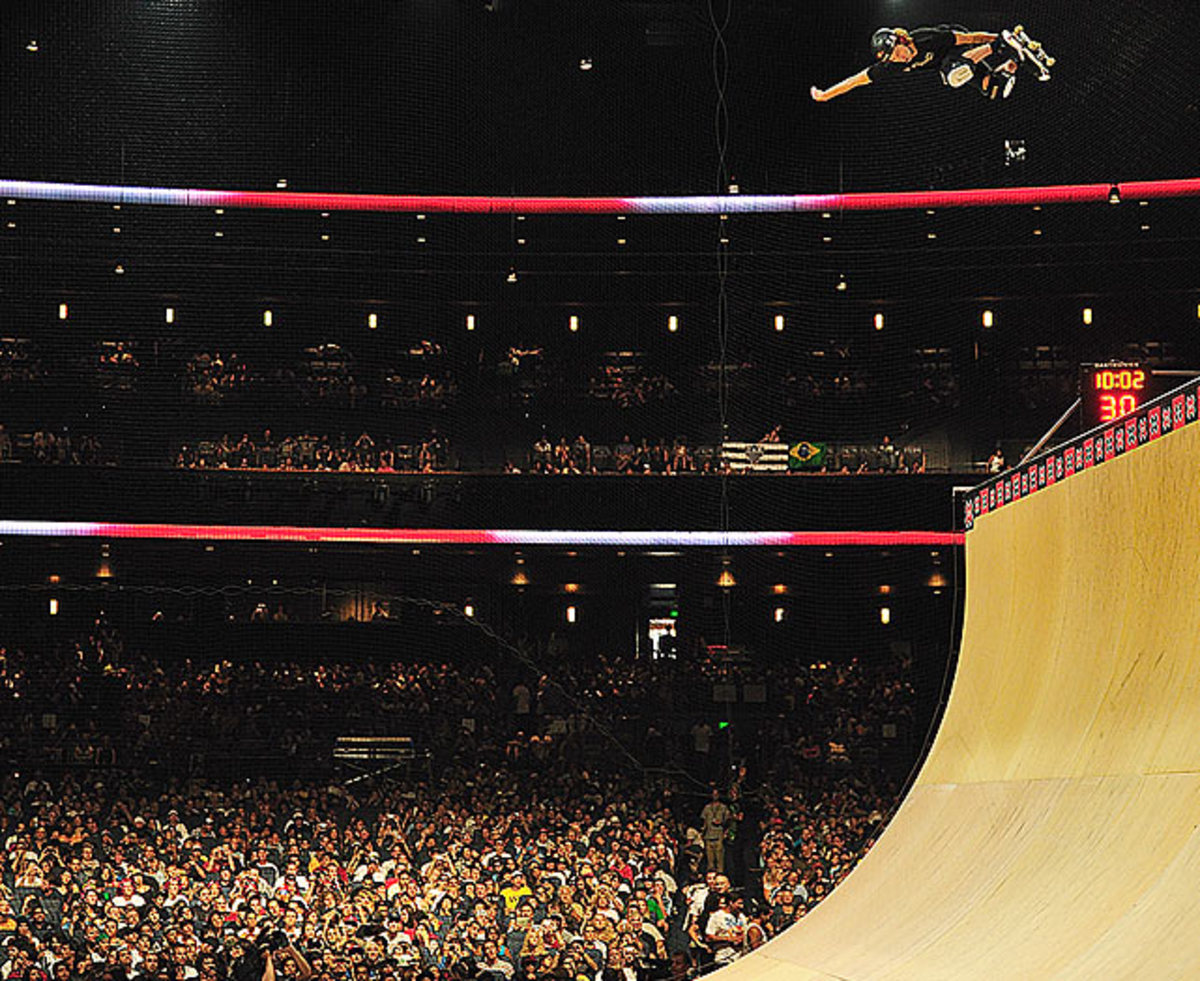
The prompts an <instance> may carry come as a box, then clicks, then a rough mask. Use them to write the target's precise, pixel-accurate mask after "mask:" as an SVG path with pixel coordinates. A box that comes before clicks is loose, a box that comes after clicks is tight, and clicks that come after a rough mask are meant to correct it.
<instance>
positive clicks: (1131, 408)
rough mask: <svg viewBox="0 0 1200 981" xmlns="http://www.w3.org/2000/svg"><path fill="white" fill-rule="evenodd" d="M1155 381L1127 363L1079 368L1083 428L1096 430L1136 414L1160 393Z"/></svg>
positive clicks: (1144, 369)
mask: <svg viewBox="0 0 1200 981" xmlns="http://www.w3.org/2000/svg"><path fill="white" fill-rule="evenodd" d="M1159 389H1160V386H1159V384H1158V379H1156V378H1155V377H1154V376H1153V375H1152V374H1151V372H1150V371H1149V370H1148V369H1146V368H1143V367H1142V366H1141V365H1139V364H1136V363H1133V362H1128V361H1110V362H1108V363H1106V364H1084V365H1080V366H1079V397H1080V406H1081V410H1082V412H1083V429H1084V431H1087V430H1089V429H1095V428H1096V427H1097V426H1103V425H1106V424H1108V423H1111V422H1116V421H1117V420H1118V419H1121V418H1123V417H1124V416H1127V415H1129V413H1131V412H1136V411H1137V409H1138V407H1139V406H1141V405H1142V404H1144V403H1145V402H1148V401H1150V400H1151V399H1152V398H1155V397H1156V396H1158V395H1159V394H1161V392H1160V391H1159Z"/></svg>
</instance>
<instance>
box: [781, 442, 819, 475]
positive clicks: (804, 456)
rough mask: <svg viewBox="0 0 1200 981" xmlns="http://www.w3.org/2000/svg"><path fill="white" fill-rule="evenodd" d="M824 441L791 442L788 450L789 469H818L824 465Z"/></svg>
mask: <svg viewBox="0 0 1200 981" xmlns="http://www.w3.org/2000/svg"><path fill="white" fill-rule="evenodd" d="M826 449H827V446H826V444H825V443H810V442H808V441H807V440H805V441H804V442H802V443H793V444H792V446H791V448H790V449H789V450H788V469H789V470H819V469H820V468H821V467H822V466H824V465H825V450H826Z"/></svg>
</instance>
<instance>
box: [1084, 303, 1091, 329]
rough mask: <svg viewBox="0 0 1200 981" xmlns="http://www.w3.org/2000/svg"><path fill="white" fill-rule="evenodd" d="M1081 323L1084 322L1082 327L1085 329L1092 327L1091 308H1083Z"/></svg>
mask: <svg viewBox="0 0 1200 981" xmlns="http://www.w3.org/2000/svg"><path fill="white" fill-rule="evenodd" d="M1083 322H1084V325H1085V326H1087V327H1091V326H1092V308H1091V307H1084V308H1083Z"/></svg>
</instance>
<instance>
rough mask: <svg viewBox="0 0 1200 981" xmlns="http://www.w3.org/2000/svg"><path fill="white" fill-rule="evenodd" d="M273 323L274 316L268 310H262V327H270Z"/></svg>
mask: <svg viewBox="0 0 1200 981" xmlns="http://www.w3.org/2000/svg"><path fill="white" fill-rule="evenodd" d="M273 323H275V314H274V313H272V312H271V311H270V310H264V311H263V326H264V327H270V326H271V325H272V324H273Z"/></svg>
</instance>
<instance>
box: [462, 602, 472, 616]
mask: <svg viewBox="0 0 1200 981" xmlns="http://www.w3.org/2000/svg"><path fill="white" fill-rule="evenodd" d="M463 616H465V617H473V616H475V604H474V603H472V602H471V601H470V600H467V602H466V603H465V604H464V605H463Z"/></svg>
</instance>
